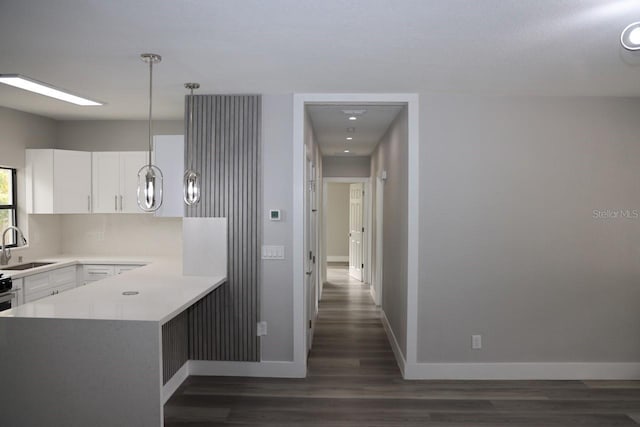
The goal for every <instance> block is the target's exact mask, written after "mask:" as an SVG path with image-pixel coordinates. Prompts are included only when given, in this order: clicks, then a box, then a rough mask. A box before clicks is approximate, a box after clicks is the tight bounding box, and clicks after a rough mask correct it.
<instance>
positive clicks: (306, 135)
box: [292, 94, 419, 372]
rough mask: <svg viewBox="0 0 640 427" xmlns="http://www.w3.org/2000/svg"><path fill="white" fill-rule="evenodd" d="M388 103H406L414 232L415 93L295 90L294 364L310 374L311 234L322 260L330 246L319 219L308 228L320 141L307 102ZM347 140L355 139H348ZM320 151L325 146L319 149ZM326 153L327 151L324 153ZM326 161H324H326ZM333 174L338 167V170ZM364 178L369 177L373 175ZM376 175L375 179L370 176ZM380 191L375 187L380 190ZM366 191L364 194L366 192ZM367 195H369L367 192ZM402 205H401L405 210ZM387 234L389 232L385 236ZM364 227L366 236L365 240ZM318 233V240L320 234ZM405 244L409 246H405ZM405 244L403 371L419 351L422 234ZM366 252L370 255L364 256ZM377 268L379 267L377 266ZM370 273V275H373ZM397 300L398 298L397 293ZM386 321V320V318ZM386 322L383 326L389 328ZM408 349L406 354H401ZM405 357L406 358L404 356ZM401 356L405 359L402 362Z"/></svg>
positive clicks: (411, 226) (409, 205)
mask: <svg viewBox="0 0 640 427" xmlns="http://www.w3.org/2000/svg"><path fill="white" fill-rule="evenodd" d="M354 104H358V105H385V104H386V105H390V104H395V105H398V104H402V105H404V106H405V107H406V111H407V112H408V113H407V117H408V119H407V122H408V137H407V141H408V142H407V144H408V145H407V147H408V149H407V150H408V159H409V161H408V164H407V165H406V169H405V171H406V172H405V173H406V174H407V176H408V181H407V184H408V185H407V187H405V188H406V191H407V193H408V198H407V199H406V200H407V202H406V206H405V207H404V208H406V211H405V212H407V216H406V217H405V218H406V223H405V224H406V226H407V227H408V229H410V230H417V228H418V216H417V206H418V182H419V180H418V179H417V178H418V172H419V164H418V156H417V154H418V145H419V144H418V97H417V95H415V94H296V95H294V108H293V125H294V132H293V141H294V144H293V157H294V171H293V172H294V173H293V191H294V200H293V206H294V208H293V215H292V219H293V229H294V235H293V248H292V261H293V266H294V268H293V279H294V286H293V300H294V305H293V309H294V324H293V327H294V364H295V365H296V367H297V368H299V369H300V371H301V372H306V370H307V349H308V348H309V347H308V344H309V340H310V337H309V335H308V330H307V329H308V328H309V327H310V326H307V325H308V319H309V318H310V316H309V313H308V311H309V310H310V307H312V304H309V300H308V298H311V297H312V295H313V292H311V290H310V289H309V287H308V284H309V283H310V281H308V280H306V274H305V273H307V272H308V270H307V267H308V264H307V262H308V261H307V259H308V257H309V256H310V253H309V251H308V250H307V249H308V248H309V244H310V243H311V242H312V237H311V235H310V234H314V235H315V239H316V240H315V241H316V243H317V247H316V249H317V252H316V253H317V254H318V256H319V257H320V260H324V259H325V256H326V245H325V242H323V237H322V236H323V233H321V232H319V230H318V229H319V228H320V227H321V225H320V224H321V221H315V224H316V225H315V230H312V229H311V228H310V227H309V224H310V221H311V217H310V216H309V214H308V213H307V212H308V210H307V206H308V204H307V203H308V202H309V195H308V192H307V191H306V188H307V179H306V178H307V176H308V175H307V168H308V164H307V162H306V160H307V154H308V152H309V145H308V142H309V141H312V142H313V143H312V144H311V145H314V144H315V142H316V136H315V135H314V134H313V129H310V126H309V123H310V119H309V113H308V110H307V107H309V106H317V105H333V106H350V105H354ZM346 139H347V140H349V139H352V138H346ZM347 148H348V147H346V146H345V149H344V150H343V151H344V153H349V151H350V150H348V149H347ZM320 151H322V150H320ZM322 154H323V155H324V154H326V153H324V151H322ZM323 163H324V160H323ZM323 168H324V165H320V172H319V175H318V176H319V177H326V176H333V177H340V176H341V175H340V174H338V175H335V174H333V175H325V174H324V173H323ZM334 172H335V171H334ZM366 176H368V177H371V175H370V174H367V175H366ZM371 178H372V179H377V178H374V177H371ZM318 184H319V187H318V188H321V185H320V184H321V180H320V181H318ZM376 192H377V189H376ZM366 193H367V192H366V189H365V195H366ZM365 197H366V196H365ZM404 208H403V209H404ZM386 234H387V233H385V235H386ZM366 235H367V233H366V228H365V234H364V238H366ZM318 237H319V238H318ZM404 245H406V246H404ZM403 246H404V247H405V248H406V251H405V255H404V256H403V258H402V260H403V261H401V263H402V262H404V264H405V266H404V267H402V266H400V268H402V269H403V270H404V271H405V273H406V280H403V282H404V283H405V285H404V286H406V293H404V297H403V298H406V305H405V306H406V310H405V312H404V313H399V314H400V315H401V316H402V317H404V318H405V320H406V321H405V325H406V329H405V330H403V331H401V333H402V335H403V337H404V338H405V340H404V341H405V346H404V348H403V349H400V348H398V347H397V343H396V347H394V349H393V350H394V353H395V354H396V359H397V360H398V364H399V365H401V366H402V369H403V367H404V365H405V363H408V364H413V363H415V359H416V358H415V354H416V352H415V350H416V338H417V334H416V326H417V318H416V313H417V307H416V305H415V304H416V301H417V277H418V234H417V233H409V235H408V239H407V240H406V241H405V243H403ZM365 256H366V255H365ZM366 268H367V265H366V262H365V268H364V270H363V272H364V275H365V278H366V276H367V272H366ZM318 270H320V271H319V272H318ZM321 270H322V269H318V268H316V271H317V273H316V274H319V275H320V277H317V278H316V279H318V278H319V279H320V280H316V282H315V283H316V285H319V286H316V289H319V288H320V287H321V286H322V284H323V281H324V279H326V274H325V275H324V277H323V276H322V274H323V273H322V271H321ZM376 270H377V269H376ZM369 274H370V273H369ZM317 295H320V292H317ZM396 299H397V296H396ZM383 323H384V322H383ZM386 326H387V325H386V324H385V328H386ZM403 353H404V354H403ZM405 355H406V361H405V358H404V356H405ZM400 359H402V360H400Z"/></svg>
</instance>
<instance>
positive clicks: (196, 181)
mask: <svg viewBox="0 0 640 427" xmlns="http://www.w3.org/2000/svg"><path fill="white" fill-rule="evenodd" d="M184 87H186V88H187V89H190V90H191V96H190V97H189V127H188V128H187V170H186V171H185V172H184V181H183V193H184V202H185V203H186V204H187V206H193V205H195V204H196V203H198V202H199V201H200V174H199V173H198V172H196V171H195V170H193V155H192V154H191V152H192V151H193V149H192V148H193V131H194V128H193V90H194V89H198V88H199V87H200V85H199V84H198V83H185V84H184Z"/></svg>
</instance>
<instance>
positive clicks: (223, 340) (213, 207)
mask: <svg viewBox="0 0 640 427" xmlns="http://www.w3.org/2000/svg"><path fill="white" fill-rule="evenodd" d="M185 105H186V108H185V117H187V118H188V117H189V107H190V97H189V96H187V97H186V104H185ZM261 105H262V102H261V97H260V96H259V95H242V96H235V95H194V111H193V113H194V114H193V122H194V129H193V145H194V146H193V147H192V149H193V153H194V166H195V168H196V170H198V171H200V173H201V174H202V198H201V200H200V203H199V204H198V205H196V206H194V207H189V208H187V210H186V215H187V216H189V217H226V218H227V220H228V224H229V233H228V242H227V243H228V246H227V248H228V259H229V264H228V268H227V283H226V285H225V286H223V287H221V288H219V289H218V290H217V291H216V292H214V293H213V297H212V298H211V300H206V301H202V304H200V305H199V306H198V307H197V308H195V307H194V309H193V310H192V312H191V314H190V318H189V319H190V325H191V328H192V331H191V332H192V338H193V342H192V344H193V345H192V346H190V359H193V360H234V361H259V360H260V348H259V344H260V341H259V339H258V337H256V323H257V322H258V315H259V300H258V296H259V292H258V278H259V268H260V235H261V234H260V233H261V229H260V212H261V202H262V201H261V187H260V177H261V152H260V145H261V142H260V129H261ZM186 123H188V121H187V122H186ZM187 128H188V126H187ZM190 131H191V130H190V129H187V130H186V132H187V138H188V136H189V132H190Z"/></svg>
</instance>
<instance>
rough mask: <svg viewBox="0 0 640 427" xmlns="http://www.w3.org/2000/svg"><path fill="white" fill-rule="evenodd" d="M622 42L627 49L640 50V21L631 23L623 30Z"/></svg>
mask: <svg viewBox="0 0 640 427" xmlns="http://www.w3.org/2000/svg"><path fill="white" fill-rule="evenodd" d="M620 43H622V46H623V47H624V48H625V49H627V50H640V22H634V23H633V24H629V25H627V27H626V28H625V29H624V30H622V34H621V35H620Z"/></svg>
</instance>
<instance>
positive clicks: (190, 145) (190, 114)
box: [187, 87, 193, 170]
mask: <svg viewBox="0 0 640 427" xmlns="http://www.w3.org/2000/svg"><path fill="white" fill-rule="evenodd" d="M187 145H188V146H187V153H188V157H189V158H188V159H187V162H188V163H189V169H190V170H193V153H191V151H192V150H193V148H192V145H193V87H191V97H190V98H189V140H188V141H187Z"/></svg>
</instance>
